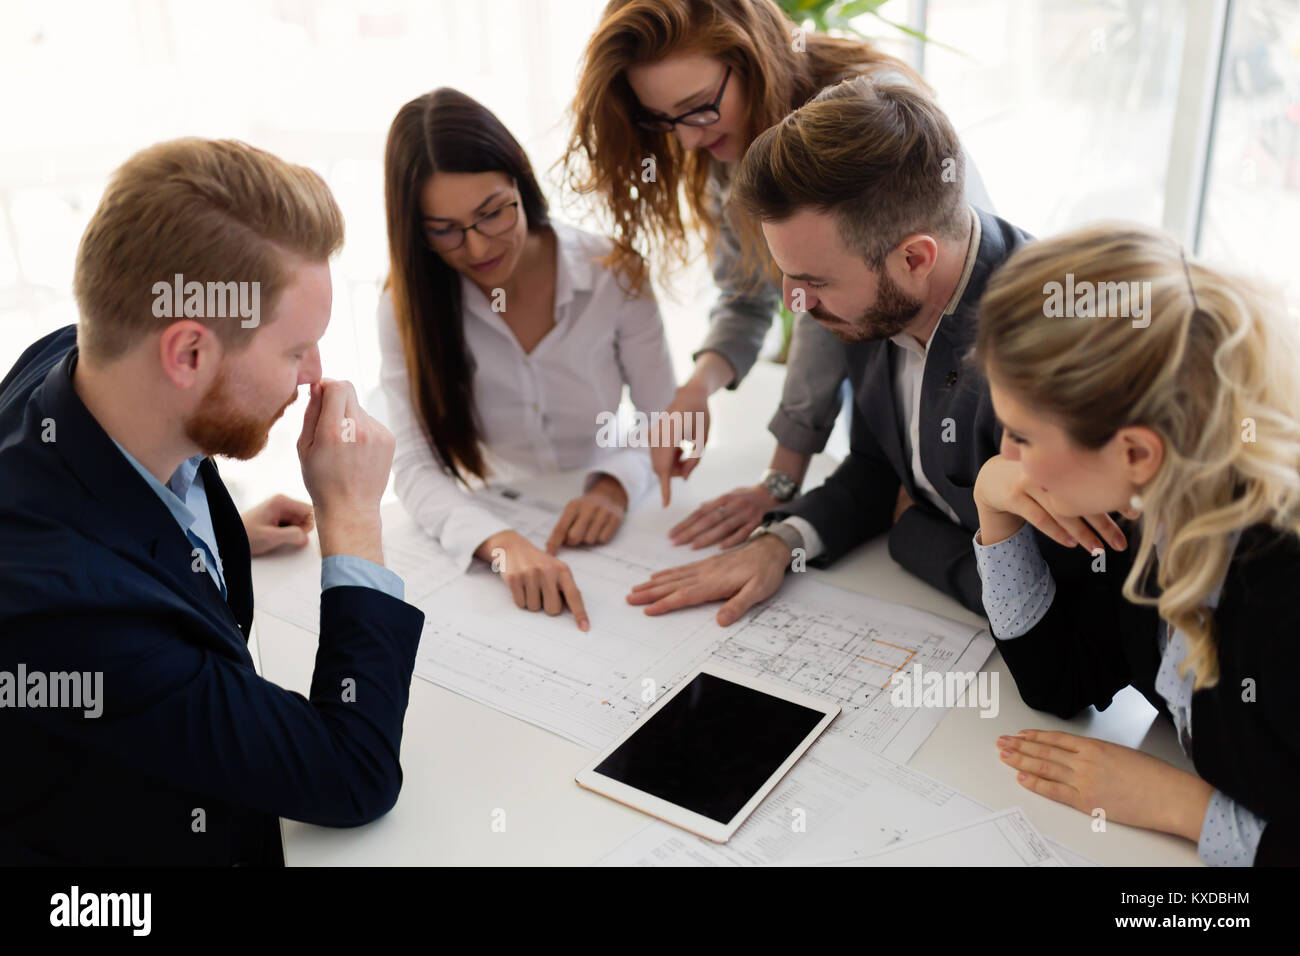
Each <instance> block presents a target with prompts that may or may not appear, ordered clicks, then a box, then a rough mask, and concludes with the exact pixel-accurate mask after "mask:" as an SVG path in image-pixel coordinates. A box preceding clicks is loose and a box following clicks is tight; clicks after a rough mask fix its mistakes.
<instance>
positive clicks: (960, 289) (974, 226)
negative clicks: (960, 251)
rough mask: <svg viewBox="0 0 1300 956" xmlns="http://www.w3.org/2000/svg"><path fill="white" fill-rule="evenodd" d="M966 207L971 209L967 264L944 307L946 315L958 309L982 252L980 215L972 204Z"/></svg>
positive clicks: (963, 267)
mask: <svg viewBox="0 0 1300 956" xmlns="http://www.w3.org/2000/svg"><path fill="white" fill-rule="evenodd" d="M966 208H967V209H968V210H970V242H969V243H968V244H967V246H966V264H965V265H963V266H962V270H961V278H960V279H958V280H957V288H956V289H954V290H953V293H952V298H951V299H949V300H948V304H947V305H945V306H944V307H943V314H944V315H952V314H953V313H954V312H956V311H957V306H958V305H959V304H960V303H961V297H962V296H963V295H965V294H966V284H967V283H968V282H970V274H971V272H972V271H973V270H974V269H975V260H976V259H978V258H979V254H980V217H979V216H977V215H976V214H975V210H974V209H972V208H971V207H970V206H967V207H966Z"/></svg>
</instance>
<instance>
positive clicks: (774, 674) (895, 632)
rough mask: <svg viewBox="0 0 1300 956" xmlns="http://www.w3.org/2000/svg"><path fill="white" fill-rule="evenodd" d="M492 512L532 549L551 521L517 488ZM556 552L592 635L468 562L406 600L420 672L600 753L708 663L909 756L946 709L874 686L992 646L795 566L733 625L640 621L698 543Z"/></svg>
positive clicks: (623, 541) (712, 608)
mask: <svg viewBox="0 0 1300 956" xmlns="http://www.w3.org/2000/svg"><path fill="white" fill-rule="evenodd" d="M491 506H492V507H493V508H494V509H495V510H497V511H499V512H500V513H502V514H503V515H504V516H505V517H506V518H507V520H509V521H510V522H511V526H512V527H513V528H514V529H515V530H517V531H519V532H520V533H521V534H524V535H526V536H527V537H529V538H530V540H532V541H534V543H537V544H538V545H539V546H540V545H542V544H543V543H544V542H545V539H546V537H547V536H548V535H549V533H550V531H551V528H552V527H553V525H554V523H555V520H556V518H557V517H558V509H555V508H553V507H550V506H548V505H544V504H540V503H538V502H532V501H527V500H525V499H522V498H513V499H512V498H508V497H498V498H497V499H496V500H494V501H492V503H491ZM431 546H432V545H431ZM560 554H561V557H563V559H564V560H565V561H566V562H567V563H568V565H569V566H570V568H571V569H572V571H573V576H574V579H575V580H576V582H577V584H578V587H579V588H580V589H581V591H582V596H583V602H584V604H585V605H586V608H587V612H588V616H589V617H590V620H591V629H590V630H589V631H587V632H585V633H584V632H582V631H580V630H578V628H577V626H576V624H575V623H574V620H573V617H572V615H570V614H568V613H567V612H566V613H565V614H562V615H559V616H556V617H551V616H549V615H547V614H544V613H526V612H521V611H520V610H519V609H518V608H516V607H515V605H514V603H513V601H512V600H511V599H510V598H509V596H508V592H507V591H506V589H505V587H504V585H503V584H502V582H500V581H498V580H496V575H495V573H494V572H492V571H491V570H490V569H489V568H488V567H487V566H486V565H485V564H483V563H482V562H476V563H475V565H474V566H473V567H472V568H471V569H470V570H469V571H468V572H466V573H465V574H464V575H463V576H459V577H457V578H455V579H453V580H451V581H449V582H447V583H445V584H442V585H441V586H439V587H437V588H435V589H434V590H433V591H432V592H431V593H429V594H427V595H426V596H423V597H422V598H420V599H419V600H415V601H414V602H413V603H416V604H418V605H419V606H420V607H421V609H422V610H424V612H425V630H424V635H423V639H422V640H421V643H420V649H419V653H418V656H417V660H416V666H415V670H416V673H417V674H418V675H419V676H420V677H422V678H424V679H425V680H429V681H432V682H434V683H436V684H439V685H441V686H443V687H447V688H449V689H451V690H454V691H456V692H457V693H460V694H463V695H465V696H467V697H470V698H472V699H474V700H478V701H481V702H482V703H484V704H487V705H488V706H490V707H493V708H495V709H497V710H501V711H504V712H506V713H509V714H513V715H515V716H517V717H520V718H521V719H524V720H527V721H529V722H530V723H533V724H536V725H538V726H540V727H544V728H546V729H548V730H551V731H553V732H555V733H557V734H560V735H561V736H563V737H566V738H568V739H570V740H573V741H575V742H576V743H579V744H581V745H583V746H585V747H588V748H589V749H592V750H600V749H603V748H605V747H606V746H608V745H609V744H610V743H612V742H613V740H615V739H616V738H617V737H618V736H619V735H620V734H621V733H623V732H624V731H626V730H627V729H628V728H629V727H630V726H631V725H632V724H633V723H634V722H635V721H636V719H637V718H638V717H639V716H640V715H641V714H643V713H644V712H645V711H647V710H648V709H649V708H650V707H651V706H652V705H653V703H654V702H655V700H657V699H658V697H659V696H661V695H662V694H663V693H665V692H667V691H669V690H671V689H672V688H673V687H674V686H675V685H676V684H677V682H678V681H680V680H681V679H682V678H683V677H685V676H687V675H688V674H690V673H691V672H692V671H693V670H694V669H695V668H697V667H699V666H700V665H701V664H704V663H706V662H708V661H710V660H713V661H717V662H720V663H725V664H729V665H731V666H733V667H735V668H737V669H740V670H743V671H747V672H751V673H754V674H758V675H761V676H763V677H765V678H766V679H768V680H770V681H773V682H775V683H777V684H781V685H783V686H787V687H790V688H793V689H796V690H800V691H803V692H806V693H809V694H814V695H816V696H820V697H826V698H831V699H834V700H836V701H838V702H839V703H840V705H841V707H842V708H843V712H842V714H841V715H840V717H838V718H837V719H836V720H835V722H834V723H832V724H831V727H830V729H829V730H828V731H827V732H828V733H830V734H832V735H837V736H842V737H844V738H845V739H846V740H848V741H850V742H852V743H853V744H855V745H857V746H859V747H862V748H864V749H866V750H869V751H871V752H874V753H879V754H882V755H884V756H886V757H889V758H890V759H892V760H895V761H898V762H905V761H907V760H908V759H910V757H911V756H912V754H913V753H914V752H915V750H916V748H917V747H918V746H920V744H921V743H922V742H923V741H924V740H925V738H926V737H927V736H928V735H929V733H930V731H931V730H932V729H933V728H934V726H935V725H937V724H938V722H939V721H940V720H941V719H942V718H943V716H944V714H945V713H946V711H945V710H944V709H943V708H941V707H933V706H930V707H896V706H894V705H893V704H892V703H891V701H890V694H889V691H888V690H887V689H886V688H887V687H888V684H889V682H890V680H891V679H892V677H893V675H894V674H895V673H896V672H898V671H899V670H901V669H902V668H904V667H909V666H912V665H914V664H917V663H919V664H921V665H922V666H924V667H925V668H926V669H927V670H937V671H948V670H951V669H957V670H960V671H966V672H972V673H973V672H975V671H978V670H979V669H980V668H981V667H982V666H983V665H984V662H985V660H986V659H987V657H988V655H989V653H990V652H991V650H992V648H993V641H992V638H990V637H989V636H988V634H987V632H986V631H983V630H981V629H979V628H974V627H971V626H969V625H962V624H957V623H956V622H953V621H949V620H946V619H944V618H940V617H938V616H935V615H932V614H928V613H925V612H921V611H916V610H913V609H910V608H905V607H901V606H898V605H893V604H889V603H887V602H883V601H878V600H876V599H874V598H870V597H867V596H865V595H861V594H857V593H854V592H849V591H845V590H843V589H841V588H835V587H831V586H829V585H826V584H822V583H820V582H817V581H814V580H811V579H809V578H808V577H807V576H806V575H803V574H796V573H791V574H789V575H787V579H786V581H785V583H784V584H783V585H782V587H781V590H780V591H778V592H777V594H776V595H774V596H773V597H772V598H770V599H769V600H768V601H766V602H763V603H762V604H760V605H758V606H756V607H754V608H752V609H750V611H749V612H747V613H746V614H745V615H744V616H743V617H742V618H741V619H740V620H739V621H738V622H736V623H735V624H733V625H732V626H731V627H729V628H723V627H720V626H719V625H718V624H717V622H716V620H715V615H716V613H717V607H718V605H717V604H712V605H706V606H704V607H697V608H687V609H683V610H679V611H674V612H672V613H670V614H667V615H663V616H658V617H650V616H648V615H646V614H645V613H644V612H643V609H642V608H640V607H637V606H634V605H629V604H628V603H627V601H626V595H627V593H628V591H630V590H631V588H632V586H633V585H634V584H638V583H640V582H641V581H644V580H646V579H647V578H648V577H649V576H650V575H651V574H652V573H653V572H654V571H658V570H661V569H664V568H668V567H672V566H673V565H678V564H683V563H686V562H687V561H689V560H691V559H692V557H695V556H697V555H698V553H697V552H691V551H688V550H685V549H679V548H674V547H673V546H672V545H671V544H670V543H669V542H668V541H667V539H666V537H664V536H663V535H662V534H654V533H650V532H645V531H640V530H637V529H631V528H627V527H625V528H623V529H621V530H620V532H619V534H618V535H617V536H616V537H615V539H614V540H613V541H611V542H610V543H609V544H607V545H603V546H600V547H596V548H590V549H576V548H566V549H564V550H562V551H561V552H560Z"/></svg>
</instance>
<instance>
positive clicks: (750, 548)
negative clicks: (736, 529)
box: [627, 534, 790, 627]
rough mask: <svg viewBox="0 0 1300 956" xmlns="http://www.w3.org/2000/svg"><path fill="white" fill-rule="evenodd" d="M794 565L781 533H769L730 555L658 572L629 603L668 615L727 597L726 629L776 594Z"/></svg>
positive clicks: (721, 621) (722, 614)
mask: <svg viewBox="0 0 1300 956" xmlns="http://www.w3.org/2000/svg"><path fill="white" fill-rule="evenodd" d="M789 565H790V550H789V548H787V547H786V544H785V542H784V541H782V540H781V539H780V538H778V537H777V536H776V535H771V534H765V535H762V536H760V537H758V538H755V539H754V540H753V541H751V542H750V543H749V544H747V545H745V546H744V547H742V548H737V549H736V550H734V551H727V552H726V553H724V554H715V555H713V556H712V557H708V558H705V559H704V560H702V561H696V562H694V563H693V564H684V565H681V566H679V567H676V568H668V569H667V570H665V571H656V572H655V573H654V574H652V575H651V576H650V580H649V581H643V582H642V583H640V584H638V585H636V586H635V587H633V588H632V590H631V592H630V593H629V594H628V596H627V602H628V603H629V604H646V605H649V606H648V607H647V608H646V609H645V613H647V614H664V613H666V612H668V611H675V610H677V609H678V608H683V607H693V606H695V605H696V604H704V603H705V602H707V601H726V603H725V604H723V605H722V608H721V609H720V610H719V611H718V618H717V619H718V623H719V624H721V625H722V626H723V627H727V626H728V625H730V624H733V623H735V622H736V621H737V620H738V619H739V618H740V616H741V615H742V614H744V613H745V612H746V611H748V610H749V609H750V608H751V607H753V606H754V605H755V604H757V603H758V602H759V601H761V600H763V599H764V598H767V597H770V596H771V595H773V594H775V593H776V589H777V588H778V587H780V586H781V579H782V578H784V577H785V569H786V568H787V567H789Z"/></svg>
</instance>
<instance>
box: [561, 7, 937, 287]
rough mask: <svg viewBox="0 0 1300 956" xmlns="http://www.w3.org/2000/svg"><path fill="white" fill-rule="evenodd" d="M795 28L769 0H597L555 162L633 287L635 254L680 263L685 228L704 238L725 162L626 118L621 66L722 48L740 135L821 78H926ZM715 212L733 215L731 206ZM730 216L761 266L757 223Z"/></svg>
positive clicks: (809, 93)
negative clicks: (740, 90)
mask: <svg viewBox="0 0 1300 956" xmlns="http://www.w3.org/2000/svg"><path fill="white" fill-rule="evenodd" d="M796 36H797V28H796V27H795V24H794V23H793V22H792V21H791V20H790V19H789V18H788V17H786V15H785V14H784V13H783V12H782V11H781V8H780V7H778V6H777V5H776V4H775V3H774V2H772V0H611V2H610V3H609V5H608V6H606V7H605V12H604V14H603V15H602V17H601V22H600V25H599V26H598V27H597V28H596V32H595V34H593V36H592V38H591V40H590V41H589V42H588V43H587V50H586V53H585V54H584V58H583V64H582V74H581V77H580V79H579V81H578V92H577V95H576V97H575V98H574V101H573V105H572V107H571V109H570V112H571V115H572V120H573V134H572V137H571V139H570V142H569V149H568V152H567V153H566V155H565V157H564V160H563V166H564V176H565V180H566V182H567V183H568V185H569V187H570V188H571V189H573V190H574V191H575V192H576V193H578V194H579V195H588V194H592V193H596V194H598V195H599V196H600V197H601V199H602V200H603V201H604V205H605V207H606V208H607V210H608V213H609V215H610V216H611V217H612V220H613V221H612V224H611V225H612V228H613V230H614V248H613V251H612V252H611V253H610V255H609V257H608V259H607V262H606V265H608V266H609V267H611V268H613V269H614V270H616V271H617V273H618V274H619V276H620V277H621V278H622V279H623V280H624V284H625V286H626V287H627V288H628V289H629V290H631V291H639V290H640V289H641V287H642V286H643V285H644V283H645V281H646V279H647V278H648V272H647V267H646V263H645V260H644V258H643V256H644V255H650V256H652V257H653V259H654V261H655V264H656V266H658V267H662V268H665V269H669V268H672V267H673V266H675V265H684V264H685V263H686V261H687V258H688V256H689V252H690V245H689V240H688V233H687V230H688V228H690V229H697V228H698V229H702V230H703V232H704V238H705V243H706V247H707V248H708V249H710V250H711V249H712V248H713V244H714V243H715V241H716V240H717V236H718V226H719V223H718V221H717V220H716V219H715V213H714V211H713V210H711V209H710V199H709V188H710V179H711V178H712V177H714V176H716V177H718V178H719V179H725V177H726V172H725V168H724V167H723V166H722V164H720V163H717V162H716V161H714V160H712V158H711V157H708V156H706V155H705V154H704V153H703V152H702V151H700V150H683V149H682V147H681V144H680V143H679V142H678V141H677V138H676V137H675V136H674V135H673V134H672V133H655V132H651V131H649V130H645V129H642V128H641V127H639V126H637V125H636V123H635V122H634V121H633V116H634V112H635V110H636V107H637V100H636V96H635V94H634V93H633V92H632V88H631V86H629V84H628V81H627V68H628V67H630V66H634V65H637V64H640V63H653V62H656V61H658V60H661V59H663V58H664V57H666V56H669V55H670V54H673V53H679V52H682V51H692V52H698V53H701V54H703V55H705V56H710V57H714V58H716V59H718V60H721V61H722V62H723V63H725V64H727V65H728V66H730V67H731V68H732V69H733V71H734V74H735V75H734V78H733V80H732V82H737V81H738V82H740V83H742V84H743V86H744V91H745V102H746V109H747V112H748V116H749V122H748V124H747V129H746V132H745V143H746V145H748V144H749V143H750V142H752V141H753V140H754V137H756V136H757V135H758V134H759V133H761V132H762V131H763V130H765V129H767V128H768V127H769V126H772V125H774V124H776V123H777V122H778V121H779V120H780V119H781V118H782V117H784V116H785V115H786V114H787V113H789V112H790V111H791V110H793V109H796V108H797V107H799V106H802V105H803V104H804V103H806V102H807V101H808V100H809V99H811V98H812V97H813V96H814V95H816V93H817V91H818V90H820V89H821V88H822V87H824V86H828V85H830V84H833V83H836V82H838V81H840V80H841V79H844V78H846V77H849V76H853V75H857V74H860V73H871V72H875V71H877V70H881V69H890V70H895V71H897V72H899V73H901V74H903V75H905V76H907V77H908V78H909V79H911V80H912V81H913V82H915V83H916V84H917V86H918V87H919V88H921V89H923V90H927V91H928V89H929V88H928V87H926V86H925V83H924V82H923V81H922V80H921V78H920V77H919V76H917V74H916V73H915V72H914V71H913V70H912V69H911V68H910V67H909V66H907V64H905V63H904V62H902V61H901V60H899V59H896V58H895V57H892V56H889V55H888V54H885V53H881V52H879V51H878V50H876V49H875V48H874V47H872V46H871V44H869V43H867V42H865V41H862V40H850V39H843V38H839V37H831V36H826V35H824V34H816V33H810V34H807V35H806V36H803V37H802V41H803V49H802V51H800V50H796V48H795V47H796V42H795V40H796ZM646 157H653V158H654V163H655V181H654V185H653V186H650V187H649V188H646V184H645V183H643V181H642V176H641V174H642V168H643V167H642V163H643V161H644V160H645V158H646ZM682 194H684V196H685V199H686V206H687V210H688V211H687V212H686V213H685V214H684V213H683V211H682V207H681V198H682ZM723 215H726V216H728V217H733V213H732V211H731V210H727V211H725V212H724V213H723ZM729 222H730V224H731V226H732V228H733V229H734V230H735V231H736V233H737V235H738V237H739V238H740V242H741V249H742V257H743V259H744V263H745V271H746V272H747V273H748V274H749V276H750V278H751V279H753V280H757V279H758V278H759V277H760V276H761V275H763V274H764V273H765V272H766V271H767V269H768V259H767V255H766V252H765V247H764V244H763V239H762V233H761V231H760V230H759V226H758V224H757V223H756V222H754V221H753V220H752V219H749V218H747V217H743V216H735V217H733V218H731V219H730V220H729Z"/></svg>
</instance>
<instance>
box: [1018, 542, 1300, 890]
mask: <svg viewBox="0 0 1300 956" xmlns="http://www.w3.org/2000/svg"><path fill="white" fill-rule="evenodd" d="M1130 540H1132V536H1131V535H1130ZM1132 566H1133V565H1132V556H1131V554H1130V552H1128V551H1121V552H1113V553H1111V554H1109V555H1108V556H1107V570H1106V572H1105V573H1098V574H1088V575H1079V576H1076V577H1073V578H1070V579H1068V580H1061V579H1058V580H1057V586H1056V598H1055V599H1054V600H1053V602H1052V606H1051V608H1050V609H1049V610H1048V612H1047V613H1046V614H1045V615H1044V616H1043V619H1042V620H1041V621H1039V622H1038V624H1037V625H1035V626H1034V627H1033V628H1032V629H1030V630H1029V631H1028V632H1026V633H1025V634H1023V635H1021V636H1020V637H1017V638H1012V639H1009V640H998V641H997V644H998V647H999V649H1001V651H1002V657H1003V659H1004V660H1005V661H1006V663H1007V667H1008V668H1009V669H1010V670H1011V673H1012V674H1013V675H1014V677H1015V679H1016V686H1017V687H1018V688H1019V689H1020V696H1021V697H1022V698H1023V699H1024V701H1025V703H1026V704H1028V705H1029V706H1030V707H1033V708H1035V709H1036V710H1045V711H1048V712H1050V713H1053V714H1055V715H1057V716H1058V717H1062V718H1070V717H1073V716H1074V715H1075V714H1077V713H1079V711H1081V710H1083V709H1084V708H1086V707H1088V706H1089V705H1090V704H1091V705H1093V706H1095V707H1096V708H1097V709H1098V710H1105V709H1106V708H1107V707H1108V706H1109V705H1110V702H1111V700H1112V698H1113V697H1114V695H1115V693H1116V692H1117V691H1120V690H1122V689H1123V688H1124V687H1126V686H1128V685H1130V684H1132V685H1133V686H1134V687H1136V688H1137V689H1138V690H1139V691H1140V692H1141V693H1142V696H1144V697H1145V698H1146V699H1147V700H1148V701H1150V702H1151V704H1152V706H1154V707H1155V708H1156V709H1157V710H1158V711H1159V712H1160V713H1161V714H1162V715H1164V717H1165V718H1166V719H1167V720H1170V721H1171V722H1172V720H1173V718H1172V716H1171V715H1170V713H1169V709H1168V707H1167V706H1166V704H1165V700H1164V698H1163V697H1162V696H1160V694H1159V692H1158V691H1156V689H1155V680H1156V671H1157V670H1158V669H1159V666H1160V651H1159V647H1158V646H1157V626H1158V617H1157V614H1156V610H1155V608H1152V607H1144V606H1139V605H1135V604H1132V603H1130V602H1129V601H1127V600H1125V598H1124V596H1123V594H1122V593H1121V591H1120V589H1121V587H1122V585H1123V582H1124V579H1125V578H1126V577H1127V576H1128V573H1129V570H1130V569H1131V568H1132ZM1297 581H1300V539H1297V538H1296V537H1295V536H1294V535H1281V534H1279V533H1278V532H1276V531H1274V530H1273V529H1270V528H1268V527H1267V526H1256V527H1253V528H1249V529H1247V530H1246V531H1245V532H1243V534H1242V536H1241V540H1240V542H1239V543H1238V545H1237V550H1236V552H1235V554H1234V556H1233V560H1232V563H1231V565H1230V566H1229V568H1228V574H1227V578H1226V579H1225V581H1224V586H1223V591H1222V592H1221V594H1220V595H1219V604H1218V607H1217V608H1216V609H1215V611H1214V621H1215V627H1216V630H1217V635H1218V650H1219V682H1218V684H1216V685H1215V686H1214V687H1209V688H1202V689H1201V690H1198V691H1196V692H1195V693H1194V694H1193V695H1192V762H1193V764H1194V765H1195V766H1196V772H1197V773H1198V774H1200V775H1201V777H1203V778H1204V779H1205V780H1206V781H1207V782H1209V783H1210V784H1212V785H1214V786H1215V787H1217V788H1218V789H1219V790H1221V791H1223V792H1224V793H1225V794H1227V795H1228V796H1229V797H1232V798H1233V799H1234V800H1236V801H1237V802H1238V803H1240V804H1242V805H1243V806H1245V807H1246V808H1247V809H1249V810H1251V811H1252V812H1254V813H1256V814H1258V815H1259V816H1260V817H1262V818H1263V819H1264V820H1265V821H1267V824H1268V825H1267V826H1266V827H1265V828H1264V835H1263V837H1262V838H1261V840H1260V843H1259V847H1258V849H1257V851H1256V854H1255V864H1256V865H1257V866H1266V865H1276V864H1287V865H1292V866H1294V865H1300V694H1297V693H1296V690H1295V687H1294V677H1293V671H1294V667H1295V659H1296V652H1297V650H1298V649H1300V597H1298V596H1297V593H1296V582H1297ZM1247 680H1250V681H1253V682H1254V684H1253V688H1254V700H1249V699H1245V700H1244V699H1243V697H1249V696H1250V695H1249V694H1247V693H1246V687H1247V686H1249V685H1246V684H1244V683H1243V682H1245V681H1247Z"/></svg>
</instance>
